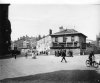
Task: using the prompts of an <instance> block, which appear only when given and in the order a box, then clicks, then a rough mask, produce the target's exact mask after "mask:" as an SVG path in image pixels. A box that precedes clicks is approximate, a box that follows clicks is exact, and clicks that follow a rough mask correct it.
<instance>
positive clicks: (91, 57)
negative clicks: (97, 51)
mask: <svg viewBox="0 0 100 83" xmlns="http://www.w3.org/2000/svg"><path fill="white" fill-rule="evenodd" d="M94 59H95V57H94V52H93V51H91V52H90V54H89V60H90V65H91V66H92V62H93V61H94Z"/></svg>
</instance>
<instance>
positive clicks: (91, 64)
mask: <svg viewBox="0 0 100 83" xmlns="http://www.w3.org/2000/svg"><path fill="white" fill-rule="evenodd" d="M86 66H87V67H90V66H92V67H95V68H98V67H99V63H98V62H96V61H92V63H91V61H90V60H86Z"/></svg>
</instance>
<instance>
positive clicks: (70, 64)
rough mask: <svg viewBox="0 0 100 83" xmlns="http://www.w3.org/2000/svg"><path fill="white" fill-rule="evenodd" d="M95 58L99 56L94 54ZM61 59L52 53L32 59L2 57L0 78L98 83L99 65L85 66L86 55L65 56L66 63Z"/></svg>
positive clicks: (99, 76)
mask: <svg viewBox="0 0 100 83" xmlns="http://www.w3.org/2000/svg"><path fill="white" fill-rule="evenodd" d="M96 58H100V56H99V55H96ZM61 59H62V58H61V57H55V56H54V55H48V56H37V58H36V59H32V57H31V56H29V57H27V58H26V57H18V58H17V59H14V58H10V59H2V60H0V65H1V67H0V80H2V82H4V83H5V82H7V83H10V82H11V81H12V80H13V82H12V83H14V82H15V83H19V82H21V83H22V82H23V80H24V81H25V80H26V81H25V83H27V82H29V83H31V82H32V83H66V81H67V82H69V83H73V82H74V81H75V82H76V83H78V81H79V83H80V82H82V83H91V82H93V83H94V82H96V83H97V82H98V83H99V80H100V67H99V68H97V69H96V68H93V67H86V64H85V61H86V60H87V59H88V56H87V55H84V56H79V55H78V56H76V55H75V56H74V57H66V60H67V63H65V62H64V61H63V62H61ZM31 76H32V77H31ZM35 77H37V78H35ZM7 78H8V79H7ZM22 79H23V80H22ZM9 80H10V82H9ZM17 80H19V82H18V81H17ZM40 80H41V82H39V81H40Z"/></svg>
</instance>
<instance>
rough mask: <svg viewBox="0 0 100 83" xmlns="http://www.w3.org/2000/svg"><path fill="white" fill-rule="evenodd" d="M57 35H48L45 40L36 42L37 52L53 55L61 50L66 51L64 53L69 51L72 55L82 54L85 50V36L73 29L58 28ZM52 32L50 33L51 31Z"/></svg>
mask: <svg viewBox="0 0 100 83" xmlns="http://www.w3.org/2000/svg"><path fill="white" fill-rule="evenodd" d="M59 29H60V31H59V32H57V33H54V34H52V33H50V34H49V35H48V36H46V37H45V38H43V39H41V40H39V41H37V50H38V51H39V52H40V51H47V50H49V52H50V54H55V51H59V50H61V49H64V50H66V53H67V52H68V51H69V50H71V51H73V53H74V54H80V53H81V54H83V53H84V52H85V49H86V36H85V35H84V34H82V33H80V32H77V31H76V30H74V29H63V27H60V28H59ZM51 32H52V31H51Z"/></svg>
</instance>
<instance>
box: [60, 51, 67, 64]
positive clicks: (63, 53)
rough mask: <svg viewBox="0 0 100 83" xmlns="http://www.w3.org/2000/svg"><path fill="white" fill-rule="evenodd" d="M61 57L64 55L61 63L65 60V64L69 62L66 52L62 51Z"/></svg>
mask: <svg viewBox="0 0 100 83" xmlns="http://www.w3.org/2000/svg"><path fill="white" fill-rule="evenodd" d="M61 55H62V60H61V62H62V61H63V60H65V62H67V61H66V58H65V57H66V53H65V51H62V53H61Z"/></svg>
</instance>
